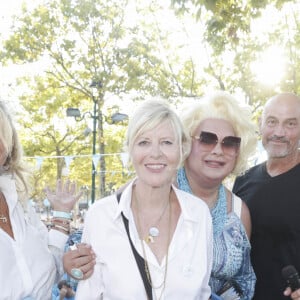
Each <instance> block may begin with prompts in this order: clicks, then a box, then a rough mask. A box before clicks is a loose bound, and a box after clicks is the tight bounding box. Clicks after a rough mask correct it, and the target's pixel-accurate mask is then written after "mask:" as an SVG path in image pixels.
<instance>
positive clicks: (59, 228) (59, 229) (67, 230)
mask: <svg viewBox="0 0 300 300" xmlns="http://www.w3.org/2000/svg"><path fill="white" fill-rule="evenodd" d="M52 228H53V229H56V230H58V231H63V232H64V233H66V234H69V233H70V229H67V228H65V227H63V226H60V225H57V224H53V227H52Z"/></svg>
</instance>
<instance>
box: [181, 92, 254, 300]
mask: <svg viewBox="0 0 300 300" xmlns="http://www.w3.org/2000/svg"><path fill="white" fill-rule="evenodd" d="M250 116H251V114H250V111H249V110H248V109H247V108H243V107H241V106H240V105H239V104H238V102H237V101H236V100H235V99H234V98H233V97H231V96H230V95H229V94H227V93H223V92H218V93H216V94H214V95H213V96H211V97H208V98H205V99H201V100H200V101H199V102H197V103H195V104H194V105H190V106H189V108H188V109H186V110H185V111H184V112H183V113H182V121H183V124H184V126H185V128H186V129H187V131H188V132H189V134H190V136H191V137H192V149H191V152H190V154H189V156H188V157H187V159H186V160H185V162H184V166H183V167H182V168H181V169H179V171H178V173H177V185H178V187H179V188H180V189H181V190H184V191H186V192H189V193H191V194H194V195H196V196H198V197H199V198H201V199H202V200H204V201H205V202H206V203H207V205H208V207H209V208H210V211H211V215H212V219H213V233H214V254H213V255H214V259H213V269H212V273H211V278H210V286H211V288H212V291H213V293H215V294H216V295H222V294H223V292H222V289H224V290H226V289H228V287H229V290H230V291H231V292H232V293H233V294H239V295H240V298H226V299H243V300H248V299H251V298H252V296H253V293H254V286H255V281H256V278H255V274H254V271H253V268H252V265H251V262H250V249H251V246H250V243H249V240H250V234H251V220H250V214H249V210H248V208H247V206H246V205H245V204H244V203H243V202H242V201H241V199H240V198H238V197H237V196H236V195H234V194H232V192H231V191H230V190H229V189H227V188H226V187H225V186H224V184H223V182H224V181H225V180H226V179H227V178H229V176H230V175H236V174H240V173H241V172H242V171H244V170H245V169H246V166H247V161H248V158H249V157H250V155H251V154H252V153H253V152H254V151H255V147H256V137H255V127H254V124H253V123H252V122H251V119H250ZM226 287H227V288H226ZM228 292H229V291H228ZM223 297H224V294H223ZM224 298H225V297H224ZM216 299H217V296H216ZM222 299H223V298H222Z"/></svg>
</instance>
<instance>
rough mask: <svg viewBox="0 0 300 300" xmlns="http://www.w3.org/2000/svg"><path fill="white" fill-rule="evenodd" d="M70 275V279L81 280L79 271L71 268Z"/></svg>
mask: <svg viewBox="0 0 300 300" xmlns="http://www.w3.org/2000/svg"><path fill="white" fill-rule="evenodd" d="M71 275H72V277H74V278H75V279H78V280H81V279H83V272H82V271H81V270H80V269H78V268H73V269H72V270H71Z"/></svg>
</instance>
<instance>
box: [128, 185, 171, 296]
mask: <svg viewBox="0 0 300 300" xmlns="http://www.w3.org/2000/svg"><path fill="white" fill-rule="evenodd" d="M133 195H134V199H135V202H136V207H137V225H138V232H139V230H141V226H140V218H139V206H138V201H137V198H136V195H135V190H134V191H133ZM168 204H169V224H168V242H167V253H166V266H165V273H164V278H163V281H162V283H161V284H159V285H158V286H154V285H153V284H152V280H151V274H150V269H149V265H148V259H147V254H146V249H145V246H144V239H143V238H141V236H140V241H141V246H142V250H143V256H144V268H145V272H146V275H147V280H148V282H149V284H150V285H151V287H152V289H154V290H157V289H160V288H162V290H161V293H160V295H159V297H157V295H156V293H155V291H154V293H155V298H156V299H158V300H160V299H161V297H162V294H163V292H164V290H165V287H166V279H167V272H168V258H169V244H170V237H171V202H170V197H169V201H168V203H167V205H166V206H165V208H164V211H163V213H162V215H161V216H160V218H162V216H163V215H164V213H165V210H166V208H167V206H168Z"/></svg>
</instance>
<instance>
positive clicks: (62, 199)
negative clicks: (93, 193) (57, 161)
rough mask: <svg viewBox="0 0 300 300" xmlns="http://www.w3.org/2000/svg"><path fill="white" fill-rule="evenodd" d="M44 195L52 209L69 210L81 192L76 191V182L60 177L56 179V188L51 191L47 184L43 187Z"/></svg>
mask: <svg viewBox="0 0 300 300" xmlns="http://www.w3.org/2000/svg"><path fill="white" fill-rule="evenodd" d="M45 192H46V196H47V199H48V200H49V202H50V203H51V206H52V208H53V210H57V211H63V212H70V211H71V210H72V209H73V207H74V205H75V203H76V202H77V201H78V200H79V198H80V197H81V196H82V192H79V193H76V183H75V182H71V181H70V180H66V182H65V183H63V181H62V180H61V179H58V180H57V183H56V190H55V191H52V190H51V189H50V188H49V187H48V186H47V187H46V188H45Z"/></svg>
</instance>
